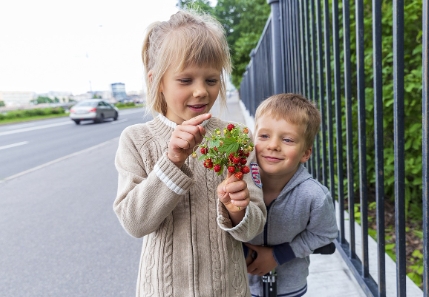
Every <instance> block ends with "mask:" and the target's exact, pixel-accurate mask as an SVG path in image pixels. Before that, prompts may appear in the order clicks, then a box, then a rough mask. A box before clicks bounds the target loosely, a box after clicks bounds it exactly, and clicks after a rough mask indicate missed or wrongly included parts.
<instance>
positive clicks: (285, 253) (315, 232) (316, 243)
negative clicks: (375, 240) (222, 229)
mask: <svg viewBox="0 0 429 297" xmlns="http://www.w3.org/2000/svg"><path fill="white" fill-rule="evenodd" d="M320 121H321V119H320V113H319V111H318V110H317V108H316V107H315V106H314V104H312V103H311V102H310V101H309V100H307V99H306V98H304V97H303V96H301V95H297V94H278V95H274V96H272V97H270V98H268V99H266V100H264V101H263V102H262V103H261V105H259V107H258V109H257V110H256V115H255V134H254V137H255V141H254V143H255V149H256V156H257V160H258V165H259V170H260V175H261V180H262V185H263V186H262V190H263V195H264V202H265V205H266V206H267V212H268V213H267V221H266V224H265V227H264V232H262V233H260V234H259V235H257V236H256V237H255V238H254V239H252V240H251V241H250V242H249V243H248V244H246V246H247V247H248V249H249V251H248V252H247V257H246V262H247V263H248V266H247V271H248V273H249V284H250V289H251V293H252V296H254V297H258V296H264V293H263V291H264V289H263V282H262V276H264V275H266V274H267V273H269V272H270V271H272V270H274V269H275V271H276V274H277V280H276V285H277V294H278V296H294V297H298V296H303V295H304V294H305V293H306V291H307V276H308V267H309V264H310V259H309V255H310V254H312V253H313V252H314V251H315V250H316V249H318V248H320V247H322V246H325V245H327V244H329V243H331V242H332V241H333V240H334V239H335V238H336V237H337V233H338V228H337V224H336V218H335V211H334V206H333V202H332V198H331V194H330V192H329V190H328V189H327V188H326V187H325V186H323V185H322V184H320V183H319V182H318V181H317V180H315V179H313V178H312V176H311V175H310V174H309V173H308V171H307V169H306V168H305V167H304V166H303V163H305V162H307V161H308V159H309V158H310V156H311V152H312V145H313V142H314V139H315V137H316V134H317V133H318V131H319V126H320Z"/></svg>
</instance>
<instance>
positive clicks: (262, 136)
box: [259, 134, 268, 139]
mask: <svg viewBox="0 0 429 297" xmlns="http://www.w3.org/2000/svg"><path fill="white" fill-rule="evenodd" d="M259 138H262V139H266V138H268V135H267V134H261V135H259Z"/></svg>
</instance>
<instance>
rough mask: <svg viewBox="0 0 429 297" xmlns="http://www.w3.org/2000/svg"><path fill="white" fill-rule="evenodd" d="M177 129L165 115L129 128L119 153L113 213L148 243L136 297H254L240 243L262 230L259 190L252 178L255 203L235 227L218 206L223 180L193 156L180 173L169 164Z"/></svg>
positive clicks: (213, 123)
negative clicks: (168, 146)
mask: <svg viewBox="0 0 429 297" xmlns="http://www.w3.org/2000/svg"><path fill="white" fill-rule="evenodd" d="M226 125H227V123H226V122H223V121H221V120H219V119H217V118H211V119H210V120H208V121H207V122H205V123H204V127H205V129H206V131H207V132H208V133H211V132H213V131H214V129H215V128H223V127H225V126H226ZM174 127H175V124H174V123H173V122H171V121H169V120H168V119H167V118H165V117H163V116H158V117H156V118H155V119H153V120H152V121H150V122H147V123H145V124H138V125H133V126H130V127H127V128H126V129H125V130H124V131H123V132H122V134H121V137H120V141H119V147H118V151H117V153H116V158H115V165H116V168H117V170H118V192H117V196H116V199H115V202H114V205H113V208H114V211H115V213H116V215H117V217H118V219H119V221H120V223H121V225H122V226H123V227H124V229H125V230H126V231H127V232H128V233H129V234H130V235H132V236H134V237H144V239H143V245H142V256H141V263H140V266H139V267H140V268H139V274H138V280H137V281H138V284H137V296H139V297H140V296H156V297H158V296H169V297H173V296H174V297H181V296H183V297H188V296H199V297H206V296H209V297H232V296H236V297H244V296H245V297H249V296H250V293H249V290H248V283H247V274H246V264H245V261H244V257H243V256H242V255H243V254H242V246H241V243H240V242H239V241H248V240H250V239H252V238H253V237H255V236H256V235H257V234H259V233H260V232H262V230H263V227H264V224H265V217H266V209H265V205H264V202H263V199H262V192H261V189H259V188H258V187H257V186H256V185H255V184H254V183H253V181H252V179H251V178H248V177H247V179H246V182H247V184H248V189H249V192H250V196H251V202H250V204H249V206H248V207H247V208H246V215H245V217H244V218H243V220H242V221H241V222H240V223H239V224H238V225H237V226H234V227H233V226H232V224H231V220H230V219H229V216H228V212H227V211H226V209H225V207H224V206H223V205H222V203H220V202H219V200H218V199H217V192H216V189H217V186H218V184H219V183H220V182H221V181H222V180H223V179H224V178H225V176H218V175H217V174H215V173H214V172H213V171H208V170H206V169H205V168H204V166H203V164H202V161H199V160H198V159H197V158H192V157H189V158H188V160H187V161H186V163H185V164H184V165H183V166H182V167H181V168H178V167H177V166H175V165H174V164H173V163H172V162H171V161H170V160H169V159H168V157H167V155H166V152H167V145H168V142H169V139H170V137H171V133H172V131H173V129H174ZM252 160H253V161H254V155H253V154H252V155H251V156H250V157H249V161H252ZM246 176H250V175H246Z"/></svg>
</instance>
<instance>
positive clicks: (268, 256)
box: [245, 243, 277, 276]
mask: <svg viewBox="0 0 429 297" xmlns="http://www.w3.org/2000/svg"><path fill="white" fill-rule="evenodd" d="M245 245H246V246H247V247H248V248H249V251H252V250H254V251H255V252H256V255H257V256H256V258H255V259H254V260H253V262H252V263H250V264H249V265H247V272H248V273H250V274H253V275H258V276H263V275H265V274H267V273H268V272H270V271H271V270H273V269H274V268H276V267H277V262H276V260H275V259H274V256H273V248H272V247H268V246H258V245H253V244H249V243H245Z"/></svg>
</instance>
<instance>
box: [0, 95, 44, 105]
mask: <svg viewBox="0 0 429 297" xmlns="http://www.w3.org/2000/svg"><path fill="white" fill-rule="evenodd" d="M36 97H37V95H36V93H35V92H22V91H21V92H13V91H8V92H6V91H5V92H0V101H3V102H4V104H5V105H6V106H8V107H14V106H16V107H21V106H26V105H30V101H31V100H33V99H35V98H36Z"/></svg>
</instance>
